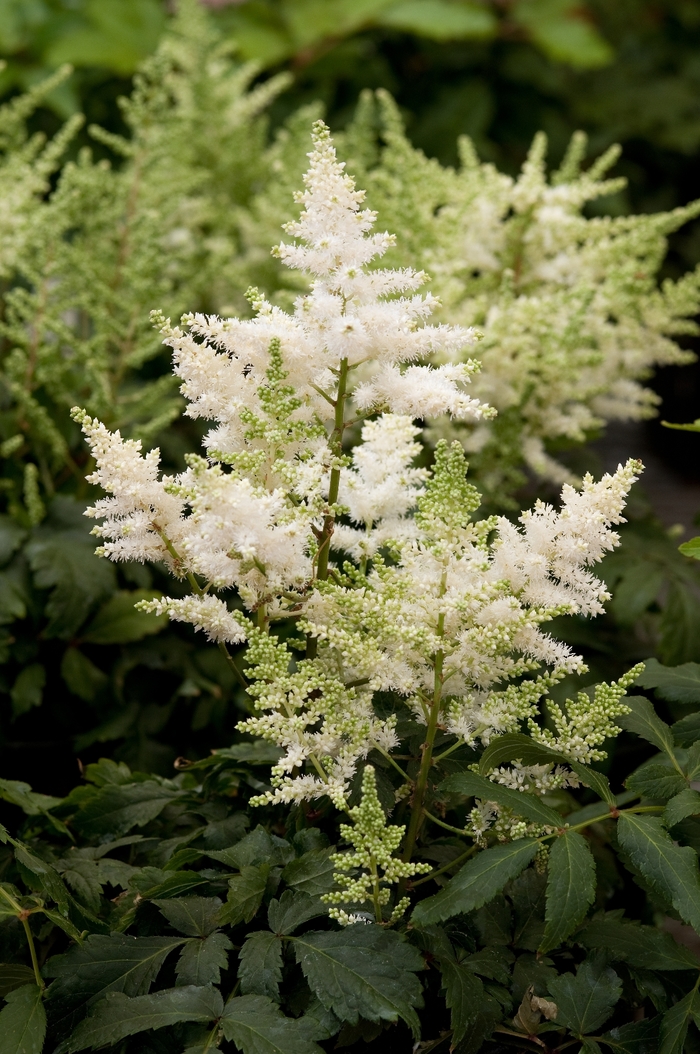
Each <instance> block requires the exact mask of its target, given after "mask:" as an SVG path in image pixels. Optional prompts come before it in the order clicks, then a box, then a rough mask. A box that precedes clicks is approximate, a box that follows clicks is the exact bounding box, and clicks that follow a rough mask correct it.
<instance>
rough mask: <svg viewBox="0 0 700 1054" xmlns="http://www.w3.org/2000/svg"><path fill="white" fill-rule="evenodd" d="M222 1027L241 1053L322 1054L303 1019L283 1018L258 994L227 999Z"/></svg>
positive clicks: (277, 1010) (271, 1004) (268, 1001)
mask: <svg viewBox="0 0 700 1054" xmlns="http://www.w3.org/2000/svg"><path fill="white" fill-rule="evenodd" d="M221 1027H222V1029H223V1033H224V1036H225V1038H226V1039H227V1040H229V1041H230V1042H231V1043H234V1044H235V1045H236V1047H237V1048H238V1049H239V1050H240V1051H242V1054H323V1052H322V1050H321V1048H320V1047H319V1046H318V1045H317V1044H316V1043H314V1042H313V1040H312V1039H311V1038H310V1036H309V1030H308V1023H305V1021H304V1018H301V1019H297V1020H293V1019H292V1018H289V1017H285V1016H284V1015H283V1014H282V1013H280V1009H279V1007H278V1006H276V1005H275V1004H274V1003H273V1002H272V1000H270V999H266V998H265V997H264V996H261V995H244V996H238V997H237V998H236V999H229V1001H228V1003H227V1004H226V1007H225V1009H224V1016H223V1018H222V1019H221Z"/></svg>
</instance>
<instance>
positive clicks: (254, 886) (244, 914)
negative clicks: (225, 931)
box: [221, 864, 270, 926]
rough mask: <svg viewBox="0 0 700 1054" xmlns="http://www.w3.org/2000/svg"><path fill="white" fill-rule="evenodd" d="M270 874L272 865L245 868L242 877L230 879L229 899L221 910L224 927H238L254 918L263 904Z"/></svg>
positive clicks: (242, 870)
mask: <svg viewBox="0 0 700 1054" xmlns="http://www.w3.org/2000/svg"><path fill="white" fill-rule="evenodd" d="M269 873H270V865H269V864H261V866H260V867H243V868H241V873H240V875H235V876H234V877H233V878H231V879H229V883H228V898H227V900H226V903H225V904H224V906H223V908H222V909H221V923H222V925H226V924H228V925H231V926H237V925H238V923H239V922H250V921H251V919H252V918H254V916H255V915H256V914H257V912H258V909H259V908H260V905H261V904H262V899H263V896H264V894H265V890H266V888H267V879H268V875H269Z"/></svg>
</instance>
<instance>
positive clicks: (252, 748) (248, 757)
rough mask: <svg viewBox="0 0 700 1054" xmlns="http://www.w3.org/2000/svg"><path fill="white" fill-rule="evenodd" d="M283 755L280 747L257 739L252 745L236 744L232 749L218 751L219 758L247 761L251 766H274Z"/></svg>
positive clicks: (224, 748) (226, 748)
mask: <svg viewBox="0 0 700 1054" xmlns="http://www.w3.org/2000/svg"><path fill="white" fill-rule="evenodd" d="M281 754H282V751H281V750H280V748H279V747H276V746H275V744H274V743H266V742H265V740H264V739H256V740H254V741H253V742H252V743H234V745H233V746H232V747H221V748H220V749H219V750H217V751H216V756H217V757H219V758H232V759H233V760H234V761H246V762H247V763H248V764H249V765H274V764H275V763H276V762H277V761H279V759H280V757H281Z"/></svg>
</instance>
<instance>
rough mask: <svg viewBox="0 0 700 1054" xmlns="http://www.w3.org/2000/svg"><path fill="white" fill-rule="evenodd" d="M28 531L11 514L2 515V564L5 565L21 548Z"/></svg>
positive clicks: (0, 557) (0, 552)
mask: <svg viewBox="0 0 700 1054" xmlns="http://www.w3.org/2000/svg"><path fill="white" fill-rule="evenodd" d="M26 537H27V532H26V531H25V530H24V529H23V528H22V527H20V525H19V524H18V523H16V522H15V520H13V519H12V517H11V516H5V515H2V516H0V566H4V565H5V564H6V563H7V561H8V560H9V559H10V557H11V556H12V554H13V553H14V552H15V551H16V550H17V549H19V547H20V545H21V544H22V542H23V541H24V539H25V538H26Z"/></svg>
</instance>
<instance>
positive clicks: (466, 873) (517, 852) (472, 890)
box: [412, 838, 539, 926]
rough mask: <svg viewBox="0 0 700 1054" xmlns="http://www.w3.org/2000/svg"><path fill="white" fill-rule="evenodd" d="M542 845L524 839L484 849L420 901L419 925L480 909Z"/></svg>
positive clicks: (416, 919)
mask: <svg viewBox="0 0 700 1054" xmlns="http://www.w3.org/2000/svg"><path fill="white" fill-rule="evenodd" d="M538 847H539V843H538V842H537V841H535V839H534V838H521V839H519V840H518V841H516V842H509V843H508V844H507V845H497V846H494V847H493V848H491V849H484V851H483V852H481V853H479V854H478V856H476V857H475V858H474V859H473V860H469V861H468V862H467V863H466V864H465V865H464V867H462V868H461V869H460V870H459V871H458V872H457V874H456V875H455V876H454V878H451V879H450V881H449V882H448V883H447V885H446V886H445V888H444V889H442V890H440V892H439V893H436V894H435V896H433V897H428V898H427V900H422V901H420V903H419V904H417V905H416V907H415V908H414V910H413V918H412V921H413V922H414V924H415V925H416V926H428V925H430V924H431V923H434V922H442V921H443V920H444V919H449V918H451V916H452V915H459V914H461V913H462V912H466V911H473V910H474V908H480V907H481V905H482V904H486V903H487V902H488V901H489V900H491V899H492V898H493V897H495V896H496V894H497V893H499V892H500V891H501V890H502V889H503V887H504V886H505V884H506V883H507V882H509V881H510V880H511V878H515V876H516V875H519V874H520V872H521V871H522V870H523V869H524V868H525V867H527V865H528V864H529V863H530V861H531V860H533V859H534V857H535V854H536V853H537V849H538Z"/></svg>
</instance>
